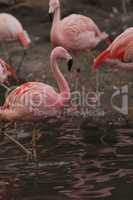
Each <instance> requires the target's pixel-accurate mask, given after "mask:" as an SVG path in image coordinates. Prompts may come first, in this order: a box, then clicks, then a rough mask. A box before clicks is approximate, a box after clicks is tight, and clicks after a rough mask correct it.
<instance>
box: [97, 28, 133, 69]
mask: <svg viewBox="0 0 133 200" xmlns="http://www.w3.org/2000/svg"><path fill="white" fill-rule="evenodd" d="M105 61H106V62H108V63H110V64H111V65H112V67H115V68H121V69H125V70H128V71H130V70H133V27H130V28H128V29H126V30H125V31H124V32H123V33H121V34H120V35H119V36H118V37H116V39H115V40H114V41H113V42H112V44H111V45H110V46H109V47H108V48H107V49H105V50H104V51H103V52H102V53H100V54H99V55H98V56H97V57H96V59H95V60H94V65H93V68H94V69H99V68H100V66H101V64H102V63H103V62H105Z"/></svg>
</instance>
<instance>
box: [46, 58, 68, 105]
mask: <svg viewBox="0 0 133 200" xmlns="http://www.w3.org/2000/svg"><path fill="white" fill-rule="evenodd" d="M50 65H51V69H52V73H53V76H54V78H55V80H56V81H57V85H58V87H59V90H60V95H61V98H62V101H63V102H64V100H67V101H68V100H69V99H70V88H69V85H68V83H67V81H66V79H65V78H64V76H63V74H62V73H61V71H60V69H59V67H58V64H57V59H56V58H55V57H54V56H51V61H50Z"/></svg>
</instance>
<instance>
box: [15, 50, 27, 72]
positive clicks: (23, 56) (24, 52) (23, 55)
mask: <svg viewBox="0 0 133 200" xmlns="http://www.w3.org/2000/svg"><path fill="white" fill-rule="evenodd" d="M26 54H27V52H26V49H23V54H22V57H21V60H20V61H19V64H18V66H17V73H19V72H20V69H21V67H22V65H23V62H24V59H25V56H26Z"/></svg>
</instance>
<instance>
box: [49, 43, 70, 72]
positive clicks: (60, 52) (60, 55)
mask: <svg viewBox="0 0 133 200" xmlns="http://www.w3.org/2000/svg"><path fill="white" fill-rule="evenodd" d="M51 57H52V58H54V59H55V60H66V62H67V66H68V71H71V69H72V65H73V59H72V56H71V55H70V54H69V53H68V51H67V50H66V49H64V48H63V47H56V48H55V49H54V50H53V51H52V54H51ZM52 58H51V59H52Z"/></svg>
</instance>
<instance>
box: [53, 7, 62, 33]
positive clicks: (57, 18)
mask: <svg viewBox="0 0 133 200" xmlns="http://www.w3.org/2000/svg"><path fill="white" fill-rule="evenodd" d="M60 19H61V10H60V6H59V7H58V8H57V9H56V11H55V13H54V19H53V24H52V29H54V28H55V26H56V25H57V24H58V22H59V21H60Z"/></svg>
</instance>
